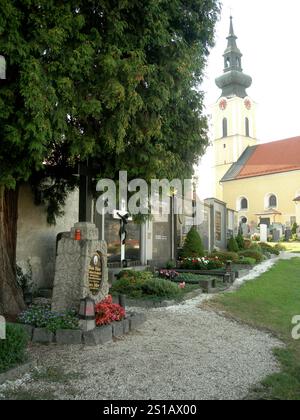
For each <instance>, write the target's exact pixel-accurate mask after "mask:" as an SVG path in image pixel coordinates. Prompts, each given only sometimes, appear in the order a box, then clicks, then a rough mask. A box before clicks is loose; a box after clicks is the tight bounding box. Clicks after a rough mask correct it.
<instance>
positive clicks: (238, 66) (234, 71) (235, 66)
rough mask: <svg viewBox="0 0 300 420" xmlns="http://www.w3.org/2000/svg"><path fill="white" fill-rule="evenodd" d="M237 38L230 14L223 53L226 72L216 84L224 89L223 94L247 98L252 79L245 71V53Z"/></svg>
mask: <svg viewBox="0 0 300 420" xmlns="http://www.w3.org/2000/svg"><path fill="white" fill-rule="evenodd" d="M237 39H238V38H237V36H236V35H235V32H234V29H233V18H232V16H230V26H229V35H228V37H227V41H228V44H227V48H226V50H225V52H224V55H223V57H224V74H223V75H222V76H221V77H219V78H218V79H216V84H217V86H218V87H219V88H220V89H222V96H226V97H233V96H238V97H241V98H245V97H246V96H247V93H246V89H247V88H249V87H250V86H251V84H252V79H251V77H250V76H247V75H246V74H244V73H243V69H242V57H243V54H242V53H241V51H240V50H239V48H238V46H237V42H236V41H237Z"/></svg>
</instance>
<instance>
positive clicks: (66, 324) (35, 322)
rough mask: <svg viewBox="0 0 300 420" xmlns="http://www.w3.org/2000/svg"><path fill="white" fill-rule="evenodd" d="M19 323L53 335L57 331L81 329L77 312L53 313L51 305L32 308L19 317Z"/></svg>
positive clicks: (33, 306)
mask: <svg viewBox="0 0 300 420" xmlns="http://www.w3.org/2000/svg"><path fill="white" fill-rule="evenodd" d="M18 321H19V322H20V323H21V324H25V325H30V326H32V327H35V328H45V329H46V330H48V331H49V332H51V333H55V332H56V331H57V330H76V329H78V327H79V320H78V317H77V315H76V313H75V311H65V312H62V313H58V312H53V311H51V308H50V306H49V305H46V306H39V305H32V306H30V307H29V308H28V309H26V310H25V311H24V312H22V313H21V315H19V318H18Z"/></svg>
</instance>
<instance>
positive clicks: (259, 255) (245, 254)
mask: <svg viewBox="0 0 300 420" xmlns="http://www.w3.org/2000/svg"><path fill="white" fill-rule="evenodd" d="M239 255H240V256H241V257H246V258H248V257H249V258H253V259H255V261H256V262H257V263H261V262H262V261H263V260H264V256H263V254H262V253H261V252H259V251H256V250H255V249H248V250H245V251H240V252H239Z"/></svg>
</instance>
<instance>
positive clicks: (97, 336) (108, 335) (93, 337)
mask: <svg viewBox="0 0 300 420" xmlns="http://www.w3.org/2000/svg"><path fill="white" fill-rule="evenodd" d="M112 332H113V331H112V326H111V325H106V326H103V327H97V328H95V329H94V330H92V331H88V332H86V333H84V334H83V337H84V343H85V344H86V345H87V346H98V345H100V344H101V345H102V344H106V343H109V342H110V341H112V337H113V334H112Z"/></svg>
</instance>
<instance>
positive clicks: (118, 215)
mask: <svg viewBox="0 0 300 420" xmlns="http://www.w3.org/2000/svg"><path fill="white" fill-rule="evenodd" d="M114 219H118V220H120V230H119V236H120V243H121V267H123V268H125V267H126V240H127V230H126V226H127V225H128V222H130V221H132V218H131V217H130V216H129V213H128V212H127V210H126V206H125V205H124V203H122V210H115V211H114Z"/></svg>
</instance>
